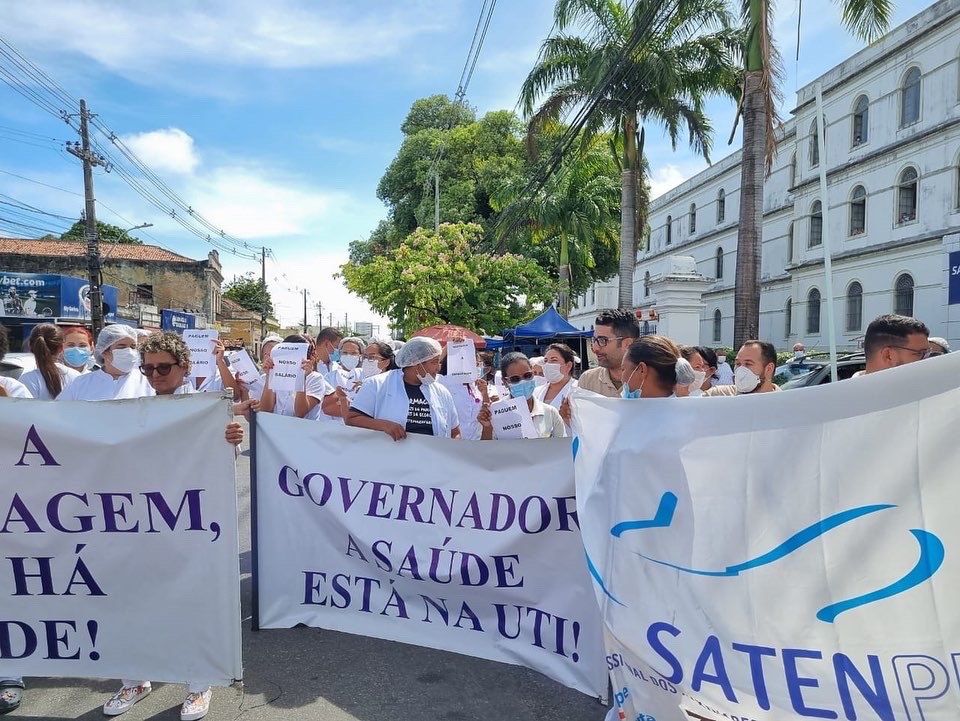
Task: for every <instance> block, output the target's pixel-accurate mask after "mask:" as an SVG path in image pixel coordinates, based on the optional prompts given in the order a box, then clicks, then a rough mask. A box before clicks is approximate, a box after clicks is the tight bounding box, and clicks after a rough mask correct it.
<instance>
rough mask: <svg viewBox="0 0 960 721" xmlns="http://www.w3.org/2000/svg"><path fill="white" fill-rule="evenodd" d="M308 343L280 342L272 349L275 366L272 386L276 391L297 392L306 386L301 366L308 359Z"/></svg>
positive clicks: (271, 378) (271, 380) (271, 353)
mask: <svg viewBox="0 0 960 721" xmlns="http://www.w3.org/2000/svg"><path fill="white" fill-rule="evenodd" d="M309 350H310V346H309V345H308V344H307V343H278V344H277V345H275V346H274V347H273V350H272V351H270V358H271V359H272V360H273V368H271V369H270V388H271V390H273V391H274V392H278V391H279V392H288V393H296V392H297V391H302V390H303V388H304V385H303V384H304V373H303V368H302V367H301V366H302V364H303V361H305V360H306V359H307V353H308V352H309Z"/></svg>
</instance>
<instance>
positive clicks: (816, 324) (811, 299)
mask: <svg viewBox="0 0 960 721" xmlns="http://www.w3.org/2000/svg"><path fill="white" fill-rule="evenodd" d="M807 335H820V291H819V290H817V289H816V288H811V289H810V292H809V293H808V294H807Z"/></svg>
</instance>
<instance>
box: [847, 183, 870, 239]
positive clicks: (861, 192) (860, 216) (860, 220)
mask: <svg viewBox="0 0 960 721" xmlns="http://www.w3.org/2000/svg"><path fill="white" fill-rule="evenodd" d="M866 230H867V191H866V190H865V189H864V187H863V186H862V185H858V186H857V187H855V188H854V189H853V192H852V193H851V194H850V235H862V234H863V233H864V232H866Z"/></svg>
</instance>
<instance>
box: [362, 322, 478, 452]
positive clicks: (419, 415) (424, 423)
mask: <svg viewBox="0 0 960 721" xmlns="http://www.w3.org/2000/svg"><path fill="white" fill-rule="evenodd" d="M442 352H443V349H442V348H441V347H440V344H439V343H438V342H437V341H435V340H434V339H433V338H423V337H420V336H417V337H414V338H411V339H410V340H409V341H407V343H406V344H405V345H404V346H403V348H401V349H400V350H399V351H397V355H396V361H397V365H399V366H400V368H399V369H398V370H393V371H388V372H387V373H381V374H379V375H375V376H373V377H371V378H368V379H367V381H366V382H365V383H364V384H363V386H361V388H360V392H359V393H357V397H356V398H355V399H354V401H353V403H352V404H351V405H350V410H349V411H348V413H347V417H346V424H347V425H348V426H356V427H357V428H368V429H370V430H374V431H383V432H384V433H386V434H387V435H388V436H390V437H391V438H392V439H393V440H395V441H399V440H400V439H401V438H406V437H407V434H408V433H417V434H420V435H426V436H438V437H441V438H460V419H459V417H458V416H457V409H456V406H455V405H454V402H453V396H452V395H450V391H448V390H447V389H446V388H444V387H443V386H442V385H440V384H439V383H437V374H438V373H439V372H440V354H441V353H442Z"/></svg>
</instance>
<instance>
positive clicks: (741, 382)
mask: <svg viewBox="0 0 960 721" xmlns="http://www.w3.org/2000/svg"><path fill="white" fill-rule="evenodd" d="M733 384H734V385H735V386H736V388H737V393H752V392H753V391H755V390H756V389H757V387H758V386H759V385H760V376H758V375H757V374H756V373H754V372H753V371H752V370H750V369H749V368H746V367H745V366H739V367H738V368H737V369H736V370H735V371H734V372H733Z"/></svg>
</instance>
